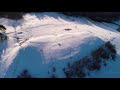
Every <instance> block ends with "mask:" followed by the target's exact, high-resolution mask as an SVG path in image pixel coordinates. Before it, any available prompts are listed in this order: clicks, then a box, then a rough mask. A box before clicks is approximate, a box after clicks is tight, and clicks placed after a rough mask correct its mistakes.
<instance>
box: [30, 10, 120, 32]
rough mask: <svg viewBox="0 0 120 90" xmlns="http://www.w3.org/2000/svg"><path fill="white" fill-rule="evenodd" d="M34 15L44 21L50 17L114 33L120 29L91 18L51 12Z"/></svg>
mask: <svg viewBox="0 0 120 90" xmlns="http://www.w3.org/2000/svg"><path fill="white" fill-rule="evenodd" d="M31 14H32V15H35V16H36V17H37V18H38V19H40V20H42V19H44V17H46V16H49V17H51V18H55V19H57V20H61V19H63V20H65V21H68V22H75V23H78V24H85V25H90V26H95V25H96V26H98V27H100V28H103V29H106V30H109V31H112V32H116V33H118V32H117V31H116V29H118V27H119V26H118V25H117V24H113V23H106V22H97V21H93V20H92V19H90V18H89V17H83V16H81V17H73V16H67V15H63V14H61V13H53V12H52V13H49V12H43V13H41V14H40V13H31Z"/></svg>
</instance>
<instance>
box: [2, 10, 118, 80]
mask: <svg viewBox="0 0 120 90" xmlns="http://www.w3.org/2000/svg"><path fill="white" fill-rule="evenodd" d="M0 23H1V24H3V25H5V26H6V27H7V31H6V32H7V35H8V37H9V39H8V41H5V42H2V43H0V78H16V77H17V76H18V75H19V74H20V73H21V72H22V71H23V70H25V69H27V70H28V71H29V73H30V74H31V75H32V76H33V77H36V78H49V77H51V76H52V75H53V74H54V75H55V76H57V77H58V78H64V77H65V75H64V72H63V68H64V67H66V66H67V64H68V63H69V62H70V63H72V62H75V61H77V60H80V58H82V57H84V56H87V55H89V54H90V53H91V52H92V51H93V50H95V49H96V48H98V47H99V46H101V45H102V44H103V43H104V42H105V41H111V42H112V43H113V44H115V45H116V50H117V59H116V61H115V62H109V64H108V65H107V67H102V69H101V70H100V71H99V72H93V73H92V74H91V75H90V76H89V77H88V78H90V77H92V78H93V77H95V78H98V77H99V78H103V77H105V78H106V77H112V78H114V77H120V70H119V69H120V59H119V58H120V55H119V54H120V43H119V41H120V33H119V32H117V31H116V30H115V29H117V28H118V26H116V25H112V24H108V23H98V22H94V21H91V20H89V19H87V18H84V17H80V18H76V17H68V16H65V15H62V14H58V13H55V12H44V13H28V14H26V15H24V18H23V19H22V20H16V21H15V20H9V19H5V18H1V19H0ZM65 29H71V30H69V31H67V30H65ZM53 67H55V68H56V72H52V68H53Z"/></svg>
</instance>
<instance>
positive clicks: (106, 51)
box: [63, 42, 116, 78]
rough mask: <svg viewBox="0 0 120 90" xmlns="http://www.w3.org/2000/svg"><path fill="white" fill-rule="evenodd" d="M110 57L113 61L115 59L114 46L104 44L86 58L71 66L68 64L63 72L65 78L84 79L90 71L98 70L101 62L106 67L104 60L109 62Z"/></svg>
mask: <svg viewBox="0 0 120 90" xmlns="http://www.w3.org/2000/svg"><path fill="white" fill-rule="evenodd" d="M110 57H112V59H113V60H115V58H116V50H115V46H114V45H112V44H111V43H110V42H106V43H105V44H104V45H103V46H101V47H100V48H98V49H97V50H95V51H93V52H92V53H91V55H90V56H86V57H84V58H82V59H80V60H79V61H77V62H74V63H73V64H71V65H70V64H69V63H68V65H67V67H66V68H64V69H63V71H64V73H65V75H66V77H67V78H72V77H78V78H81V77H85V76H86V75H87V73H89V72H90V71H95V70H97V71H98V70H100V69H101V65H102V62H103V64H104V66H106V65H107V64H106V60H110V59H109V58H110ZM86 70H87V71H88V72H86Z"/></svg>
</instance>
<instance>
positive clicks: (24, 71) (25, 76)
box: [17, 70, 32, 78]
mask: <svg viewBox="0 0 120 90" xmlns="http://www.w3.org/2000/svg"><path fill="white" fill-rule="evenodd" d="M17 78H32V77H31V75H30V74H29V72H28V70H23V71H22V73H21V74H20V75H18V76H17Z"/></svg>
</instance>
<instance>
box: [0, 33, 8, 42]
mask: <svg viewBox="0 0 120 90" xmlns="http://www.w3.org/2000/svg"><path fill="white" fill-rule="evenodd" d="M7 39H8V37H7V35H6V34H2V33H0V41H4V40H7Z"/></svg>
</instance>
